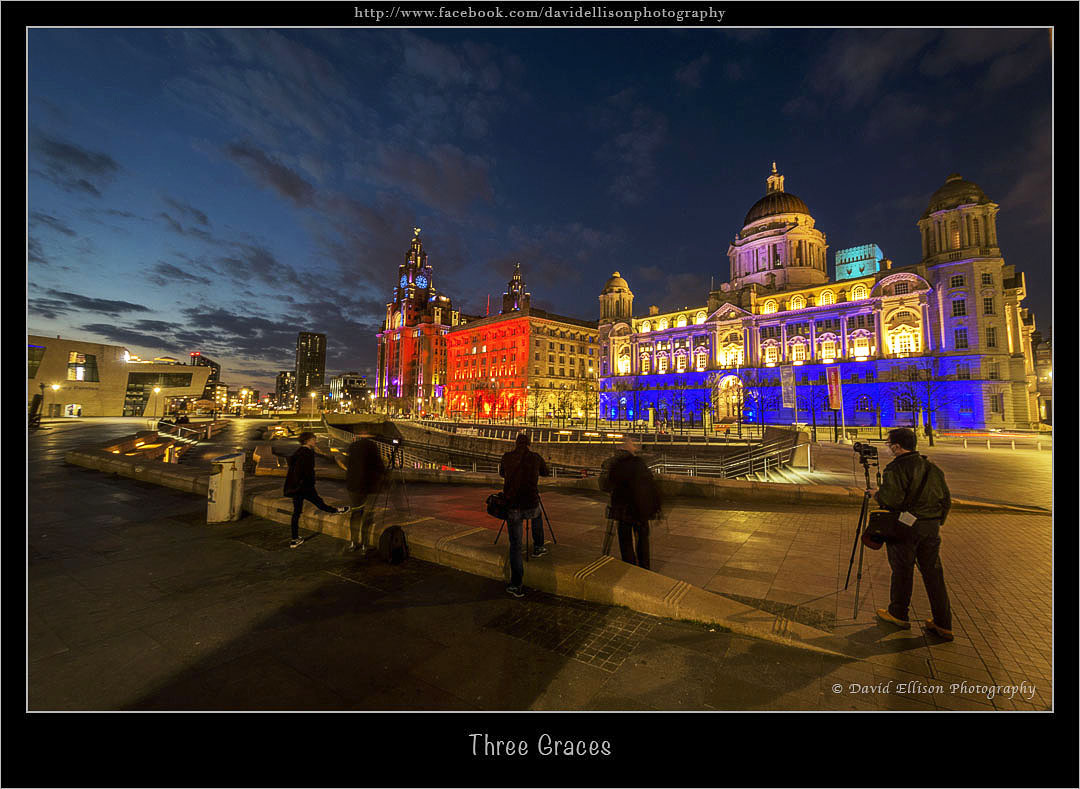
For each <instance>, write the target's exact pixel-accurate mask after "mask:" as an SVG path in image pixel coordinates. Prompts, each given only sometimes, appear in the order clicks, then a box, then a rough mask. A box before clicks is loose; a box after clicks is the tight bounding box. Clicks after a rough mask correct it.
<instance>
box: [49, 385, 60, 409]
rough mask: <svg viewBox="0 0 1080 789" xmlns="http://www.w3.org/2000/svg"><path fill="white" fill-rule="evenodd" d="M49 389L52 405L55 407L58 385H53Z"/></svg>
mask: <svg viewBox="0 0 1080 789" xmlns="http://www.w3.org/2000/svg"><path fill="white" fill-rule="evenodd" d="M50 388H51V389H52V390H53V405H56V393H57V392H58V391H60V384H53V385H52V386H51V387H50Z"/></svg>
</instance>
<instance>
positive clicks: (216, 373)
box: [191, 351, 221, 400]
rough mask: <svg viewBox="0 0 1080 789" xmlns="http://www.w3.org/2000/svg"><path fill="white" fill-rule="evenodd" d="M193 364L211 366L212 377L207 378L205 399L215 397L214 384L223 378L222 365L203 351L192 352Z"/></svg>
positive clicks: (204, 391)
mask: <svg viewBox="0 0 1080 789" xmlns="http://www.w3.org/2000/svg"><path fill="white" fill-rule="evenodd" d="M191 364H193V365H195V366H196V367H209V368H210V377H209V378H207V379H206V388H205V389H203V393H202V396H203V399H204V400H213V399H214V384H216V383H217V382H218V381H220V380H221V365H220V364H218V363H217V362H215V361H214V360H213V359H211V358H210V357H209V356H203V355H202V352H201V351H192V352H191Z"/></svg>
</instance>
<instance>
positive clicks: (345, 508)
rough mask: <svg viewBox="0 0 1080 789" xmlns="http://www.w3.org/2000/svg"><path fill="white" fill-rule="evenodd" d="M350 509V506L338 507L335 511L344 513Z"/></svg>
mask: <svg viewBox="0 0 1080 789" xmlns="http://www.w3.org/2000/svg"><path fill="white" fill-rule="evenodd" d="M351 509H352V507H338V508H337V512H338V515H344V514H345V513H346V512H348V511H349V510H351Z"/></svg>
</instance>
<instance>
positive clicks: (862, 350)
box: [855, 337, 870, 356]
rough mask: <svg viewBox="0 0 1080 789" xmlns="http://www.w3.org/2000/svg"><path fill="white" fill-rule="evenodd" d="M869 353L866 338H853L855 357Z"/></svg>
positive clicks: (868, 342)
mask: <svg viewBox="0 0 1080 789" xmlns="http://www.w3.org/2000/svg"><path fill="white" fill-rule="evenodd" d="M869 353H870V340H869V339H867V338H866V337H856V338H855V355H856V356H866V355H867V354H869Z"/></svg>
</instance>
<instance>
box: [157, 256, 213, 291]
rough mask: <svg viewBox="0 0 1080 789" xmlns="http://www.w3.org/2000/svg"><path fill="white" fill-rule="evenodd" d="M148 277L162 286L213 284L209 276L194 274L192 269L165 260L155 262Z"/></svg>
mask: <svg viewBox="0 0 1080 789" xmlns="http://www.w3.org/2000/svg"><path fill="white" fill-rule="evenodd" d="M146 278H147V280H149V281H150V282H152V283H154V284H155V285H159V286H161V287H172V286H176V285H184V284H194V285H207V286H209V285H211V284H213V283H212V281H211V280H210V279H208V278H207V277H200V276H198V275H196V274H192V273H191V272H190V271H185V270H184V269H182V268H178V267H177V266H174V265H172V264H171V263H165V262H164V261H159V262H157V263H155V264H154V266H153V267H152V268H151V269H150V273H149V274H147V275H146Z"/></svg>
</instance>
